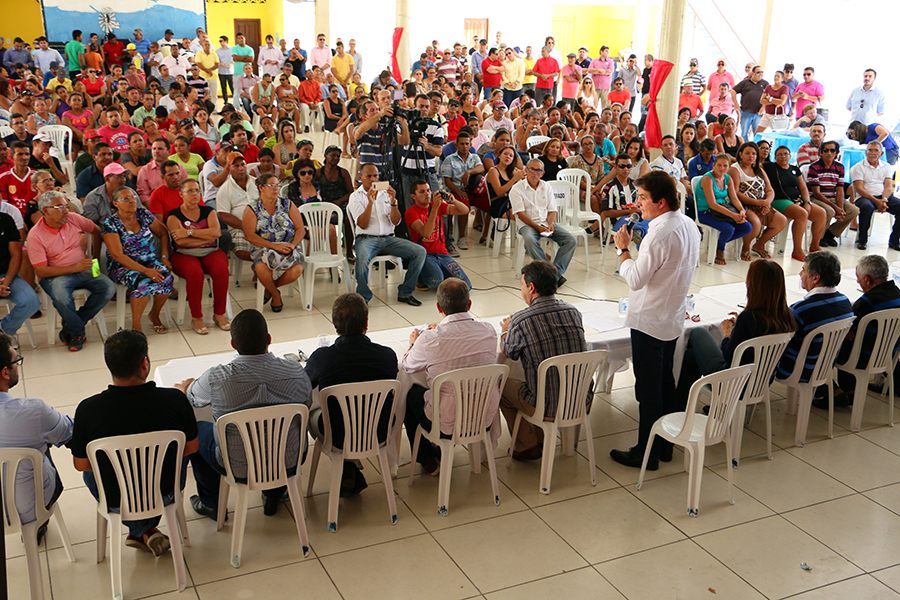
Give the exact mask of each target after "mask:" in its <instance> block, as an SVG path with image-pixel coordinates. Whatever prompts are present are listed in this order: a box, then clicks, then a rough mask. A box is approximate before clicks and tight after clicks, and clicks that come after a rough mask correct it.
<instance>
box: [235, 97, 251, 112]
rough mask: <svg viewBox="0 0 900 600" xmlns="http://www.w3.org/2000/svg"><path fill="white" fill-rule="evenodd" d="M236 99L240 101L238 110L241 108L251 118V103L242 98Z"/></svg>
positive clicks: (248, 99)
mask: <svg viewBox="0 0 900 600" xmlns="http://www.w3.org/2000/svg"><path fill="white" fill-rule="evenodd" d="M237 99H238V100H240V101H241V103H240V107H238V108H241V107H242V108H243V110H244V112H245V113H247V114H248V115H250V117H252V116H253V101H251V100H250V98H244V97H243V96H238V98H237Z"/></svg>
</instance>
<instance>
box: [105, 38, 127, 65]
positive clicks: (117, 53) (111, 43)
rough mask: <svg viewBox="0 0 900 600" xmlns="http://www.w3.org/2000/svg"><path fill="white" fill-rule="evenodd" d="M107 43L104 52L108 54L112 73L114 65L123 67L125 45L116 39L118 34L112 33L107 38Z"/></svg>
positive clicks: (107, 57)
mask: <svg viewBox="0 0 900 600" xmlns="http://www.w3.org/2000/svg"><path fill="white" fill-rule="evenodd" d="M106 40H107V41H106V43H105V44H103V52H105V53H106V62H107V63H109V67H110V71H112V66H113V65H119V66H120V67H121V66H122V55H123V54H125V44H123V43H122V42H120V41H119V40H117V39H116V34H114V33H110V34H109V35H107V36H106Z"/></svg>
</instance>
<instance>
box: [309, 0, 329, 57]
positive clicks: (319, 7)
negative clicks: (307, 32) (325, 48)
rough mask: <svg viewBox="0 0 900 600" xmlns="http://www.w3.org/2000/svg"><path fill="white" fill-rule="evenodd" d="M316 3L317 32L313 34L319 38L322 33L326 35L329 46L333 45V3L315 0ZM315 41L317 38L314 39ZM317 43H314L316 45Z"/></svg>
mask: <svg viewBox="0 0 900 600" xmlns="http://www.w3.org/2000/svg"><path fill="white" fill-rule="evenodd" d="M315 1H316V30H315V31H314V32H313V36H318V35H319V34H320V33H323V34H325V39H326V40H328V42H327V44H328V45H329V46H331V45H333V43H334V42H333V41H332V39H331V2H330V1H329V0H315ZM313 40H315V37H314V38H313ZM314 43H315V42H313V44H311V45H314Z"/></svg>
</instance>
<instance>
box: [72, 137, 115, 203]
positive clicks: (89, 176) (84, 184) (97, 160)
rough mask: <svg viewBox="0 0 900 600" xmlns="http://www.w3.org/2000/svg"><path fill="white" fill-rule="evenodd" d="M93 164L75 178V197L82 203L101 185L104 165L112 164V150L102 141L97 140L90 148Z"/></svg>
mask: <svg viewBox="0 0 900 600" xmlns="http://www.w3.org/2000/svg"><path fill="white" fill-rule="evenodd" d="M91 151H92V153H93V157H94V164H93V165H91V166H89V167H88V168H86V169H85V170H84V171H82V172H81V173H79V174H78V177H76V178H75V196H76V197H77V198H78V199H79V200H81V201H82V202H83V201H84V199H85V198H86V197H87V195H88V194H89V193H90V192H91V190H93V189H96V188H98V187H100V186H101V185H103V182H104V179H103V170H104V169H105V168H106V165H108V164H109V163H111V162H113V150H112V148H111V147H110V145H109V144H107V143H106V142H104V141H103V140H102V139H101V140H98V141H97V142H96V143H95V144H94V147H93V148H92V150H91Z"/></svg>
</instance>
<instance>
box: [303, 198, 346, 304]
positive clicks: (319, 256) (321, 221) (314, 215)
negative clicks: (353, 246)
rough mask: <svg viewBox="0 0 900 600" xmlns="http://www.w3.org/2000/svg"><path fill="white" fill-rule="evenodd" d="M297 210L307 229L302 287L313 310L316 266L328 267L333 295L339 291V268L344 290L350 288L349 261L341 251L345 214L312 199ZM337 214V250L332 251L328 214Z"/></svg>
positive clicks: (330, 205) (337, 208) (317, 267)
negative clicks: (307, 250) (307, 241)
mask: <svg viewBox="0 0 900 600" xmlns="http://www.w3.org/2000/svg"><path fill="white" fill-rule="evenodd" d="M300 214H301V215H302V216H303V219H304V221H305V222H306V229H307V231H308V232H309V253H308V254H307V255H306V264H305V267H304V272H303V277H304V278H305V282H304V283H305V284H306V285H305V290H304V293H303V298H304V300H306V303H305V306H306V310H312V305H313V287H314V285H315V283H316V281H315V279H316V271H317V270H318V269H331V278H332V279H333V280H334V295H335V296H337V295H339V293H340V285H339V281H338V270H340V271H341V273H342V277H343V279H344V283H345V284H346V285H347V292H348V293H349V292H351V291H352V290H351V289H350V263H349V262H347V258H346V257H345V256H344V254H343V252H341V244H340V241H341V232H342V231H343V227H344V214H343V212H342V211H341V209H340V207H338V206H336V205H335V204H332V203H331V202H311V203H309V204H304V205H303V206H301V207H300ZM334 214H337V225H335V226H334V227H335V231H336V235H337V238H338V244H337V248H338V253H337V254H332V253H331V215H334Z"/></svg>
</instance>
